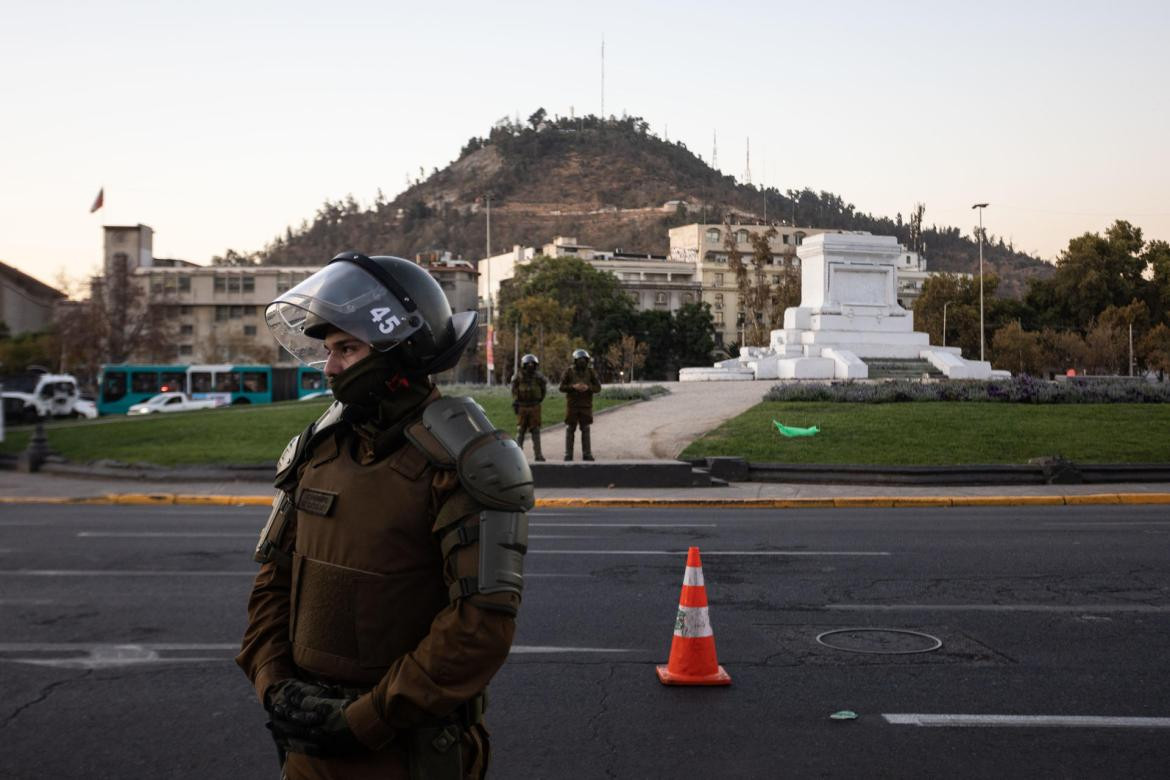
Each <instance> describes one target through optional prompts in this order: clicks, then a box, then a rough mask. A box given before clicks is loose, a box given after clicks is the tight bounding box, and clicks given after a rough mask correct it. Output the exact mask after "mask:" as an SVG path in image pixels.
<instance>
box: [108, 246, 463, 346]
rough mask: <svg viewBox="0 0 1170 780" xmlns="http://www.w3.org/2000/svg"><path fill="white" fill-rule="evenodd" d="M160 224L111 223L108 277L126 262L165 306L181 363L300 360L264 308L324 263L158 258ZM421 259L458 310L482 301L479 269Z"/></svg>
mask: <svg viewBox="0 0 1170 780" xmlns="http://www.w3.org/2000/svg"><path fill="white" fill-rule="evenodd" d="M152 236H153V231H152V230H151V229H150V228H149V227H148V226H146V225H134V226H122V227H119V226H111V227H106V228H105V261H106V262H105V266H104V267H105V269H106V275H107V278H117V276H118V273H117V269H118V268H119V267H120V266H122V267H125V268H126V269H127V271H128V272H129V273H128V278H129V279H130V280H131V283H132V284H134V285H135V286H136V287H137V288H138V290H139V291H140V294H141V295H142V296H143V297H144V299H145V300H149V301H150V302H151V303H153V304H156V305H161V306H162V307H163V308H162V311H163V313H164V316H165V317H166V318H167V319H168V320H170V325H171V327H172V329H173V333H174V341H173V343H174V354H173V359H174V360H175V361H176V362H191V363H221V362H223V363H226V362H237V363H238V362H255V363H271V364H278V365H279V364H282V365H290V364H292V363H294V362H295V361H294V360H293V359H292V357H291V356H290V355H289V354H288V353H287V352H285V351H284V350H283V349H281V348H280V346H279V345H278V344H277V343H276V341H275V340H274V339H273V338H272V336H271V335H270V334H269V332H268V326H267V325H266V324H265V321H264V309H265V307H267V305H268V304H269V303H271V302H272V300H273V299H275V298H276V297H277V296H278V295H280V294H281V293H283V292H286V291H288V290H289V289H291V288H293V287H295V286H296V285H297V284H299V283H301V282H302V281H304V280H305V279H306V278H308V277H309V276H310V275H312V274H313V273H314V272H316V271H317V270H319V268H320V267H319V266H269V265H247V266H205V265H198V264H196V263H191V262H188V261H185V260H173V259H169V258H160V257H154V255H153V251H152ZM415 262H417V263H418V264H419V265H421V266H423V267H424V268H426V269H427V271H428V272H429V273H430V274H431V275H432V276H433V277H434V278H435V279H436V280H437V281H438V282H439V285H440V287H442V288H443V292H444V294H445V295H446V296H447V300H448V301H449V302H450V303H451V309H452V311H456V312H459V311H472V310H474V309H475V305H476V276H477V273H476V270H475V267H474V266H473V265H472V264H471V263H470V262H468V261H467V260H463V259H461V258H455V257H452V256H451V254H450V253H449V252H429V253H423V254H420V255H418V256H417V257H416V258H415Z"/></svg>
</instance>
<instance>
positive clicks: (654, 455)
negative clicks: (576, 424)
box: [524, 382, 772, 460]
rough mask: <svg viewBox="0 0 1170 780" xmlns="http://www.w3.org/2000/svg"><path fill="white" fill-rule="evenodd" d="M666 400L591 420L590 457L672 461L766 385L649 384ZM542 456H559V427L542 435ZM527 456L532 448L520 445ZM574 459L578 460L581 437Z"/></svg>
mask: <svg viewBox="0 0 1170 780" xmlns="http://www.w3.org/2000/svg"><path fill="white" fill-rule="evenodd" d="M653 384H658V385H662V386H663V387H665V388H667V389H669V390H670V394H669V395H660V396H655V397H654V399H653V400H651V401H643V402H641V403H636V404H630V405H628V406H624V407H621V408H620V409H615V410H613V411H612V412H605V413H604V414H599V415H597V417H596V418H594V421H593V455H594V457H596V458H597V459H598V460H673V459H675V458H677V457H678V455H679V453H680V452H682V451H683V450H684V449H686V447H687V445H689V444H690V443H691V442H692V441H694V440H695V439H697V438H699V437H700V436H702V435H703V434H704V433H706V432H707V431H709V430H711V429H713V428H716V427H718V426H719V424H720V423H722V422H724V421H725V420H729V419H731V418H732V417H735V416H736V415H738V414H740V413H741V412H744V411H746V410H747V409H750V408H751V407H753V406H755V405H756V404H758V403H760V401H762V400H763V398H764V393H766V392H768V390H769V389H770V388H771V387H772V383H771V382H654V383H653ZM541 443H542V444H543V447H544V456H545V457H546V458H548V459H549V460H559V459H560V458H561V457H562V456H563V454H564V444H565V434H564V426H560V425H558V426H555V427H553V428H552V429H551V430H546V431H545V433H544V438H543V440H542V442H541ZM524 450H525V452H527V453H529V456H531V453H532V445H531V444H530V443H528V442H525V444H524ZM575 454H576V456H577V458H578V459H580V457H581V442H580V434H578V441H577V447H576V452H575Z"/></svg>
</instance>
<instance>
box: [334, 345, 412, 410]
mask: <svg viewBox="0 0 1170 780" xmlns="http://www.w3.org/2000/svg"><path fill="white" fill-rule="evenodd" d="M398 375H399V370H398V366H397V365H395V364H394V362H393V361H391V360H390V359H389V358H388V357H387V356H386V353H384V352H377V351H374V352H372V353H370V354H369V355H367V356H366V357H364V358H362V359H361V360H359V361H358V362H356V363H354V364H353V365H352V366H350V367H349V368H347V369H345V370H344V371H342V372H341V373H340V374H338V375H337V376H335V377H331V378H330V379H329V387H330V388H331V389H332V390H333V397H334V398H336V399H337V400H338V401H341V402H342V403H343V404H346V405H349V406H357V407H359V408H362V409H367V410H373V409H376V408H377V406H378V403H379V402H380V401H381V400H382V399H383V398H386V397H387V396H388V395H390V393H391V390H390V388H389V387H387V385H386V383H387V382H389V381H390V380H391V379H394V378H395V377H397V376H398Z"/></svg>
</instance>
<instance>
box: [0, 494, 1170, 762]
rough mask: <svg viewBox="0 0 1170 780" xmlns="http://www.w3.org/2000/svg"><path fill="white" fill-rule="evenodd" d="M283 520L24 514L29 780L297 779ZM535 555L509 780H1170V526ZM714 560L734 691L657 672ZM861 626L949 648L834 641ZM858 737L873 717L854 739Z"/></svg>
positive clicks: (812, 538)
mask: <svg viewBox="0 0 1170 780" xmlns="http://www.w3.org/2000/svg"><path fill="white" fill-rule="evenodd" d="M264 514H265V513H264V512H263V510H262V509H259V508H251V509H242V508H241V509H236V508H222V507H207V508H201V507H163V508H160V507H106V506H75V507H67V506H0V745H3V749H2V750H0V777H13V778H34V777H35V778H57V777H70V778H73V777H86V778H158V777H168V778H253V777H273V778H275V777H276V776H277V774H276V764H275V751H274V749H273V748H272V746H271V743H270V742H269V740H268V737H267V733H266V732H265V730H264V728H263V717H262V712H261V710H260V708H259V706H258V705H257V704H256V702H255V700H254V698H253V695H252V692H251V689H250V687H249V686H248V684H247V682H246V681H245V679H244V677H243V675H242V674H241V673H240V672H239V671H238V670H237V669H236V667H235V665H234V664H233V663H232V661H231V657H232V655H233V654H234V651H235V648H236V646H237V643H238V639H239V637H240V635H241V633H242V631H243V626H244V604H245V600H246V597H247V592H248V588H249V585H250V581H251V575H252V574H253V573H254V566H253V564H251V562H250V560H249V553H250V549H251V546H252V543H253V540H254V538H255V534H256V531H257V529H258V527H259V525H260V524H261V522H262V520H263V517H264ZM531 545H532V553H531V554H530V556H529V558H528V571H529V575H530V579H529V583H528V588H527V590H526V595H525V603H524V607H523V611H522V614H521V618H520V627H519V631H518V634H517V639H516V647H515V648H514V652H513V655H512V657H511V658H510V659H509V661H508V663H507V664H506V665H505V667H504V669H503V670H502V671H501V673H500V674H499V675H498V676H497V678H496V682H495V683H494V684H493V686H492V692H491V706H490V710H489V713H488V721H489V725H490V727H491V729H492V731H493V733H494V735H495V741H494V754H495V759H494V766H493V776H494V777H498V778H514V777H515V778H528V777H533V778H608V777H614V778H659V777H661V778H676V777H719V778H722V777H858V776H865V777H924V778H926V777H930V778H937V777H950V778H956V777H960V778H961V777H1013V778H1014V777H1019V778H1041V777H1092V778H1111V777H1118V778H1121V777H1125V778H1143V777H1151V778H1152V777H1165V776H1166V774H1167V767H1168V766H1170V696H1168V695H1167V693H1168V684H1167V680H1170V674H1168V673H1170V654H1168V653H1167V652H1166V649H1167V644H1168V639H1170V513H1168V512H1167V510H1166V507H1164V506H1151V507H1140V506H1124V507H1103V506H1092V507H1084V508H1079V507H1020V508H979V509H959V508H949V509H870V510H851V511H846V510H827V509H812V510H770V511H762V510H734V511H730V510H636V511H635V510H557V511H541V512H537V513H535V514H534V516H533V525H532V540H531ZM688 545H698V546H699V547H700V548H701V549H702V551H703V562H704V573H705V576H706V582H707V590H708V596H709V599H710V604H711V607H710V615H711V621H712V624H713V626H714V630H715V637H716V642H717V646H718V651H719V660H720V662H721V663H722V664H723V665H724V666H725V667H726V669H727V670H728V672H729V673H730V674H731V676H732V678H733V684H732V686H731V687H729V688H722V689H700V688H666V687H664V686H662V685H660V684H659V683H658V681H657V679H656V677H655V674H654V664H655V663H656V662H657V663H661V662H663V661H664V660H665V659H666V656H667V653H668V650H669V647H670V640H671V631H672V628H673V622H674V616H675V609H676V605H677V603H678V595H679V587H680V585H681V582H682V575H683V567H684V564H685V550H686V548H687V546H688ZM859 627H867V628H881V629H903V630H912V631H917V632H922V633H924V634H928V635H931V636H933V637H937V638H938V639H939V640H941V641H942V647H941V648H940V649H938V650H935V651H932V652H918V653H902V654H891V651H911V650H922V649H925V648H926V647H928V646H929V645H930V641H929V640H928V639H925V638H922V637H916V636H912V635H897V634H890V633H882V632H865V633H862V632H852V633H844V634H837V635H834V636H832V637H827V638H826V641H830V642H833V643H840V644H845V645H849V646H850V648H851V650H842V649H832V648H830V647H826V646H824V645H823V644H819V643H818V641H817V637H818V635H820V634H821V633H822V632H825V631H829V630H833V629H839V628H859ZM855 650H867V651H870V652H865V653H859V652H853V651H855ZM875 651H876V652H875ZM840 710H852V711H854V712H856V713H858V715H859V717H858V718H857V719H856V720H845V721H836V720H832V719H830V718H829V715H830V714H831V713H834V712H837V711H840ZM925 716H930V717H925ZM937 716H973V717H968V718H955V717H950V718H942V719H941V721H940V720H939V719H938V717H937ZM939 723H941V724H942V725H936V724H939ZM915 724H924V725H915Z"/></svg>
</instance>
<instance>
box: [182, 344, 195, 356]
mask: <svg viewBox="0 0 1170 780" xmlns="http://www.w3.org/2000/svg"><path fill="white" fill-rule="evenodd" d="M194 352H195V350H194V349H192V348H191V345H190V344H180V345H179V354H180V355H191V354H194Z"/></svg>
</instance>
